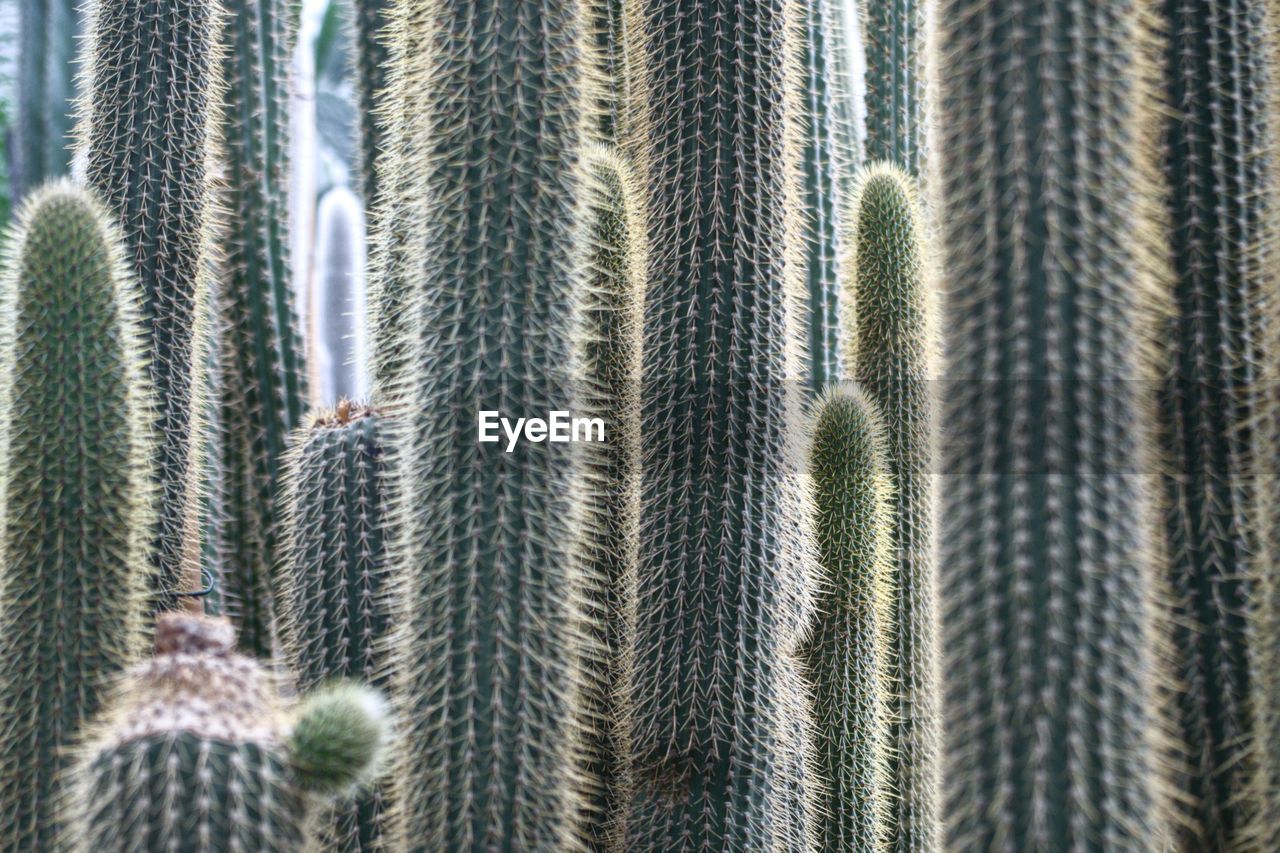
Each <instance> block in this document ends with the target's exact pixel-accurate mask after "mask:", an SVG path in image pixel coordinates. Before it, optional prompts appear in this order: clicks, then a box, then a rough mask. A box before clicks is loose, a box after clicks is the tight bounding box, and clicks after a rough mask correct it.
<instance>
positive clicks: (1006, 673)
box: [859, 0, 1169, 850]
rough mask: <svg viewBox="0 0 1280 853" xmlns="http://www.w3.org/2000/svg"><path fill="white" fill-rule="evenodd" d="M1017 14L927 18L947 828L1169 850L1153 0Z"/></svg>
mask: <svg viewBox="0 0 1280 853" xmlns="http://www.w3.org/2000/svg"><path fill="white" fill-rule="evenodd" d="M1009 12H1010V10H1009V8H1008V7H1007V6H1004V5H1001V4H998V3H989V2H987V0H945V2H943V3H942V5H941V7H940V8H939V10H938V18H937V20H938V21H939V23H940V25H941V27H942V32H941V33H940V38H939V43H940V44H944V45H946V46H947V51H946V53H945V58H944V60H943V61H942V64H941V68H940V73H939V75H938V76H939V79H940V80H941V82H942V91H941V94H940V98H939V103H940V105H941V106H942V108H943V109H942V111H941V114H940V115H939V123H938V127H939V128H940V129H941V130H942V131H943V133H942V135H941V137H940V139H939V145H938V147H937V151H938V152H939V154H940V155H941V157H942V162H941V169H940V170H939V175H940V190H941V197H942V200H943V202H944V205H945V206H944V207H943V208H942V210H943V211H944V213H943V215H941V216H940V222H939V224H940V226H941V231H942V233H943V235H944V244H945V246H946V255H945V258H944V261H945V269H947V271H948V276H949V278H950V282H949V285H950V287H949V296H950V299H951V304H950V305H949V308H948V321H947V328H946V335H947V347H948V349H947V355H948V366H947V374H946V375H947V378H948V380H949V381H948V386H947V388H946V392H945V394H943V395H942V396H943V398H944V404H943V409H942V417H941V422H942V423H943V424H945V425H946V427H945V432H944V433H943V437H944V442H943V445H942V460H943V465H942V467H941V469H940V470H941V471H942V473H943V474H944V475H945V478H946V479H945V482H946V487H945V489H944V490H943V493H944V495H945V504H944V507H943V519H944V522H945V533H944V534H943V535H942V536H941V537H940V541H941V542H942V543H944V545H943V547H944V550H943V553H942V555H941V559H940V560H939V566H940V567H941V568H940V572H941V580H942V583H941V592H942V594H941V601H942V602H944V603H945V607H946V611H945V613H944V614H943V619H942V623H943V627H944V634H943V644H942V647H943V648H944V649H946V650H947V654H948V660H947V662H946V664H945V665H944V666H943V667H942V671H943V672H944V673H945V674H946V678H947V685H946V693H945V705H946V709H945V719H946V721H947V725H946V729H945V735H946V737H947V747H946V767H945V770H944V778H945V779H946V780H947V781H948V783H949V786H950V787H949V790H948V791H947V804H946V808H947V819H948V834H949V838H948V845H947V846H948V847H949V848H951V849H959V850H985V849H990V848H991V847H993V846H994V847H998V848H1001V849H1011V850H1092V849H1105V850H1158V849H1165V845H1166V844H1167V843H1168V840H1169V839H1168V837H1167V835H1168V831H1169V827H1168V819H1169V813H1168V807H1169V804H1168V803H1167V802H1166V799H1165V793H1164V792H1165V791H1166V789H1167V785H1168V782H1169V780H1168V778H1167V775H1166V774H1167V768H1166V764H1167V762H1166V760H1165V758H1164V756H1165V755H1166V752H1165V748H1166V746H1167V745H1166V744H1165V743H1164V742H1163V738H1164V736H1165V733H1166V731H1167V726H1168V724H1167V721H1166V720H1164V719H1163V715H1162V710H1163V707H1164V703H1163V700H1162V697H1161V693H1162V690H1163V687H1164V685H1165V683H1166V679H1167V674H1166V672H1165V666H1166V661H1165V658H1164V654H1165V649H1164V648H1162V644H1163V641H1164V636H1163V634H1162V630H1163V628H1164V626H1163V625H1162V624H1161V620H1160V616H1159V608H1158V604H1159V602H1158V598H1159V594H1160V572H1159V561H1158V559H1157V553H1158V549H1157V546H1156V544H1155V536H1154V533H1155V528H1156V526H1157V519H1156V516H1155V508H1154V505H1153V503H1152V501H1151V485H1152V484H1151V483H1150V482H1149V479H1150V477H1149V474H1148V472H1149V470H1150V464H1151V460H1150V459H1149V458H1148V457H1149V456H1150V455H1151V444H1152V438H1153V436H1152V435H1151V429H1150V425H1151V417H1152V403H1153V401H1152V400H1151V399H1150V397H1151V396H1152V395H1151V394H1150V391H1151V389H1152V387H1153V384H1154V383H1152V382H1150V381H1149V380H1150V379H1151V378H1152V376H1151V371H1150V368H1149V362H1148V355H1147V353H1146V352H1145V350H1146V348H1147V346H1148V343H1147V341H1148V340H1149V338H1150V336H1151V330H1150V328H1149V327H1148V325H1147V324H1146V323H1145V322H1144V314H1145V309H1144V307H1143V306H1144V305H1145V304H1146V303H1147V301H1148V300H1150V299H1152V298H1155V294H1157V293H1158V292H1159V290H1160V287H1159V273H1158V270H1157V268H1156V267H1157V265H1156V264H1155V263H1154V261H1155V258H1154V257H1153V256H1152V252H1151V247H1153V244H1154V243H1155V240H1156V234H1155V233H1153V232H1154V231H1155V229H1154V227H1153V226H1154V223H1155V220H1154V219H1153V210H1152V201H1153V199H1151V198H1149V197H1148V194H1150V193H1151V192H1152V187H1153V186H1154V185H1155V184H1156V183H1157V181H1155V180H1152V178H1151V176H1150V175H1149V174H1148V171H1149V170H1150V169H1151V168H1152V166H1151V164H1150V163H1147V162H1146V161H1147V159H1148V154H1147V152H1146V151H1145V146H1144V145H1143V144H1142V135H1143V134H1142V131H1141V128H1142V123H1143V121H1145V120H1147V118H1146V116H1147V113H1146V109H1147V105H1148V104H1149V101H1150V98H1151V95H1150V91H1149V87H1148V80H1149V64H1148V58H1147V55H1146V50H1145V49H1144V45H1145V44H1146V42H1147V40H1148V38H1149V34H1148V33H1147V31H1146V24H1145V21H1144V19H1143V15H1144V14H1145V12H1144V8H1143V7H1142V5H1141V4H1139V3H1137V2H1130V0H1121V2H1114V0H1105V2H1104V0H1083V2H1079V3H1074V4H1070V5H1064V4H1061V3H1058V2H1056V0H1035V2H1031V3H1027V4H1023V5H1021V6H1020V7H1018V9H1017V13H1016V14H1013V15H1011V14H1009ZM996 93H999V97H994V96H993V95H994V94H996ZM861 331H862V330H861V329H859V334H861ZM886 409H887V407H886Z"/></svg>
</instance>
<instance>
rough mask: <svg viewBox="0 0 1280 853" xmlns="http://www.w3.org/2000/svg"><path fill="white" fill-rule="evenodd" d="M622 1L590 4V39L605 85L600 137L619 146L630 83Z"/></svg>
mask: <svg viewBox="0 0 1280 853" xmlns="http://www.w3.org/2000/svg"><path fill="white" fill-rule="evenodd" d="M624 5H625V4H624V2H623V0H589V2H588V3H587V7H588V9H589V11H590V16H591V17H590V20H591V35H592V37H593V39H594V41H595V51H596V62H597V63H598V71H599V74H600V79H601V82H602V84H603V85H601V86H600V88H599V92H600V95H601V98H600V104H599V111H598V115H597V119H598V124H599V137H600V138H601V139H602V140H604V141H605V142H610V143H616V142H617V140H618V138H619V136H621V135H622V133H623V131H622V126H623V125H624V124H625V122H626V116H625V115H624V110H625V109H626V108H627V103H628V98H627V91H628V88H627V87H628V83H627V69H626V63H625V51H624V48H625V45H626V22H627V15H626V11H625V9H624Z"/></svg>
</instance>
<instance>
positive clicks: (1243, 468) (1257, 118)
mask: <svg viewBox="0 0 1280 853" xmlns="http://www.w3.org/2000/svg"><path fill="white" fill-rule="evenodd" d="M1161 10H1162V12H1163V14H1164V17H1165V22H1164V23H1165V25H1166V29H1167V30H1168V33H1169V36H1168V38H1167V42H1166V44H1165V45H1164V57H1163V60H1164V61H1163V68H1162V71H1163V75H1162V79H1163V89H1164V91H1163V96H1164V98H1165V100H1166V103H1167V106H1168V107H1169V109H1168V110H1167V111H1166V112H1165V116H1166V118H1165V119H1164V121H1163V124H1162V125H1161V126H1160V127H1159V128H1158V131H1159V133H1160V134H1161V138H1160V140H1159V144H1160V146H1161V150H1163V151H1164V152H1165V156H1164V162H1163V168H1164V171H1165V174H1166V175H1167V179H1168V185H1169V190H1170V193H1169V197H1168V202H1167V208H1168V219H1169V226H1170V227H1169V231H1168V234H1169V239H1170V241H1171V247H1172V259H1173V273H1174V278H1173V281H1172V283H1171V290H1170V302H1171V303H1172V306H1173V309H1174V312H1175V313H1174V316H1173V319H1172V320H1171V322H1170V323H1169V324H1168V325H1167V326H1166V327H1164V328H1163V329H1162V332H1161V334H1160V335H1159V340H1160V341H1161V342H1163V343H1164V345H1165V346H1164V352H1163V358H1164V360H1165V361H1164V371H1165V377H1166V382H1165V383H1164V385H1163V386H1162V395H1161V403H1160V405H1161V409H1160V412H1161V423H1162V424H1163V425H1164V426H1165V434H1164V436H1162V438H1163V439H1164V441H1162V447H1163V448H1165V468H1166V469H1167V470H1168V474H1167V475H1166V477H1165V478H1164V530H1165V534H1166V541H1167V542H1168V559H1169V566H1168V574H1169V577H1170V579H1171V584H1172V587H1173V592H1174V593H1175V595H1176V600H1177V602H1178V606H1177V609H1176V611H1175V615H1174V621H1175V622H1176V624H1177V626H1178V627H1177V629H1176V633H1175V636H1174V643H1175V645H1176V651H1177V654H1178V658H1179V666H1180V668H1181V669H1180V672H1179V681H1180V683H1181V684H1182V685H1183V690H1182V691H1181V693H1180V695H1179V697H1178V700H1177V713H1178V718H1179V724H1180V726H1181V735H1182V740H1183V742H1184V743H1186V744H1187V745H1188V746H1189V747H1190V748H1191V752H1190V754H1189V755H1188V756H1187V757H1186V763H1187V765H1188V768H1187V770H1188V773H1187V774H1186V775H1185V777H1184V778H1183V780H1182V782H1183V784H1184V785H1185V790H1184V794H1185V797H1186V801H1187V802H1190V803H1194V804H1195V805H1194V806H1193V807H1192V810H1191V815H1192V817H1193V822H1192V824H1191V826H1190V827H1189V830H1188V833H1187V835H1186V837H1185V838H1184V840H1183V841H1184V844H1185V845H1186V847H1187V849H1213V850H1218V849H1246V848H1248V849H1253V848H1252V847H1250V846H1249V845H1251V844H1260V845H1261V847H1262V848H1267V849H1271V848H1274V847H1275V843H1273V842H1271V841H1269V840H1268V836H1267V833H1272V832H1276V831H1278V830H1277V829H1276V827H1277V824H1276V818H1277V817H1280V814H1277V813H1276V812H1274V811H1273V812H1271V813H1270V814H1268V812H1267V807H1266V806H1267V804H1266V795H1265V794H1263V793H1262V792H1261V791H1259V789H1258V787H1257V786H1261V787H1262V789H1263V790H1265V789H1266V788H1267V787H1268V786H1270V785H1271V783H1270V781H1269V780H1267V779H1266V778H1265V776H1266V774H1268V773H1270V772H1271V771H1270V770H1269V769H1268V768H1267V765H1268V763H1269V762H1268V756H1267V750H1268V746H1267V744H1266V740H1267V735H1266V733H1265V731H1263V730H1262V729H1261V727H1262V725H1263V724H1264V720H1265V719H1266V718H1267V717H1268V716H1269V715H1275V714H1276V713H1277V712H1280V699H1277V694H1276V688H1275V679H1276V669H1275V663H1274V659H1273V657H1272V655H1274V653H1275V648H1274V647H1275V644H1276V640H1275V639H1274V635H1271V634H1269V633H1268V632H1269V631H1271V630H1274V626H1273V625H1268V620H1271V619H1274V618H1275V617H1274V616H1273V615H1271V614H1269V613H1267V610H1266V605H1267V602H1266V597H1265V592H1264V590H1265V589H1266V586H1267V581H1266V575H1268V574H1274V573H1275V565H1274V561H1275V553H1274V549H1273V548H1268V547H1267V544H1266V543H1267V541H1268V540H1269V539H1270V536H1269V534H1268V533H1267V531H1266V529H1265V528H1266V524H1267V520H1266V518H1265V512H1266V508H1265V507H1264V505H1263V504H1261V503H1260V502H1259V499H1260V497H1264V494H1263V493H1262V492H1261V491H1260V487H1261V488H1266V487H1267V486H1268V485H1269V484H1270V483H1272V482H1274V481H1275V479H1276V475H1277V472H1276V470H1275V467H1274V466H1275V460H1276V458H1277V455H1280V446H1277V442H1276V436H1275V434H1274V432H1273V430H1274V425H1275V424H1277V423H1280V409H1278V408H1277V402H1278V401H1280V398H1278V397H1277V395H1276V393H1275V391H1274V390H1273V389H1272V387H1271V386H1270V385H1269V383H1264V382H1263V381H1262V380H1263V379H1264V377H1265V378H1270V379H1274V375H1271V376H1268V375H1267V371H1268V370H1270V371H1272V373H1273V372H1274V370H1275V366H1274V364H1267V359H1268V358H1270V359H1274V358H1275V355H1274V353H1271V354H1268V353H1267V351H1266V350H1265V347H1266V345H1267V335H1268V330H1267V324H1268V323H1275V322H1277V319H1280V315H1277V314H1276V312H1275V305H1276V304H1277V303H1276V301H1277V299H1280V290H1277V279H1276V273H1275V271H1274V270H1273V269H1271V268H1270V267H1271V265H1272V264H1273V263H1274V257H1273V255H1272V254H1271V252H1272V251H1273V249H1272V248H1271V247H1272V246H1273V245H1274V243H1275V240H1276V230H1275V226H1274V225H1272V224H1271V222H1272V220H1273V219H1274V217H1275V214H1276V210H1275V208H1274V204H1275V202H1274V198H1275V196H1274V192H1273V186H1272V182H1273V181H1274V180H1275V176H1274V174H1273V173H1274V170H1275V168H1276V160H1275V154H1274V149H1273V147H1272V146H1273V145H1274V142H1273V139H1274V133H1275V128H1274V127H1272V126H1271V125H1272V123H1273V122H1274V121H1275V117H1274V116H1273V115H1272V110H1273V105H1274V96H1273V94H1272V92H1273V90H1274V87H1275V86H1277V85H1280V77H1277V75H1276V71H1275V68H1276V64H1275V56H1274V51H1275V49H1276V48H1275V45H1274V43H1273V39H1274V33H1275V22H1274V20H1272V18H1271V17H1270V16H1271V12H1270V7H1269V4H1268V3H1265V2H1259V1H1258V0H1206V2H1203V3H1194V4H1189V3H1181V2H1173V0H1168V2H1165V3H1163V4H1161ZM1273 334H1274V333H1273ZM1255 560H1260V561H1261V564H1260V565H1258V566H1255V565H1254V564H1253V561H1255ZM1272 760H1274V759H1272ZM1272 796H1273V798H1274V795H1272ZM1272 807H1273V808H1274V805H1273V806H1272Z"/></svg>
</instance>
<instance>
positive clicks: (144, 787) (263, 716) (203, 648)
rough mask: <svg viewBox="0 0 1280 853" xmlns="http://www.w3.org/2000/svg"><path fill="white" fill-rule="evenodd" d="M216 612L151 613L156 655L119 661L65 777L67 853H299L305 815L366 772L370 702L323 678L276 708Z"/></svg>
mask: <svg viewBox="0 0 1280 853" xmlns="http://www.w3.org/2000/svg"><path fill="white" fill-rule="evenodd" d="M233 636H234V632H233V629H232V627H231V625H230V623H228V622H226V621H225V620H221V619H209V618H206V617H193V616H187V615H180V614H165V615H163V616H162V617H161V619H160V621H159V623H158V624H157V626H156V656H155V658H154V659H151V660H148V661H147V662H145V663H142V664H139V665H138V666H136V667H134V668H133V669H131V670H130V671H129V672H128V673H127V675H126V676H125V677H124V678H123V679H121V680H120V683H119V684H117V685H116V688H115V695H114V696H113V698H112V699H111V701H110V703H109V704H108V705H107V706H106V709H105V711H104V713H103V715H102V718H101V719H99V720H98V721H96V722H95V724H94V725H93V727H92V728H91V729H90V730H89V732H88V733H87V735H86V737H85V740H84V743H83V744H82V746H81V747H80V749H79V755H78V756H77V761H76V764H75V767H74V770H73V774H72V776H71V780H72V782H73V784H74V789H73V794H74V795H73V796H72V797H71V798H70V799H69V801H68V807H67V814H68V821H69V823H68V833H67V836H66V841H67V842H68V844H67V847H68V848H69V849H70V850H72V851H74V852H75V853H93V851H121V853H123V851H126V850H182V851H191V853H215V851H224V850H257V851H262V853H277V851H278V853H286V851H296V850H303V849H310V847H309V846H308V845H310V844H312V843H313V839H312V838H311V832H310V812H311V811H312V809H313V807H314V806H315V805H317V804H320V803H323V802H324V801H325V800H326V799H332V798H333V797H336V796H340V795H342V794H343V793H345V792H347V791H349V790H351V789H352V787H353V786H356V785H358V784H359V783H360V781H361V780H362V779H365V778H368V776H369V775H370V774H371V773H373V772H375V770H376V764H377V761H378V758H379V756H380V755H381V752H382V750H383V747H384V743H385V741H386V737H387V720H386V715H385V712H384V710H383V700H382V699H381V697H379V696H378V695H377V694H376V693H373V692H372V691H368V690H366V689H363V688H356V687H354V686H334V687H331V688H328V689H326V690H324V691H321V692H319V693H317V694H315V695H313V696H310V697H307V698H306V699H304V700H303V702H302V703H301V705H300V706H299V707H298V708H297V709H294V708H290V707H288V705H287V704H286V703H285V702H284V701H283V700H282V699H281V697H280V696H279V694H278V693H277V691H276V689H275V685H274V684H273V683H272V680H271V678H270V676H269V675H268V674H267V673H266V672H265V671H264V670H263V669H262V668H261V667H260V666H259V665H258V664H257V663H256V662H254V661H253V660H252V659H250V658H247V657H243V656H241V655H237V654H233V653H232V651H231V643H232V640H233Z"/></svg>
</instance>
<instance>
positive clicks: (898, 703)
mask: <svg viewBox="0 0 1280 853" xmlns="http://www.w3.org/2000/svg"><path fill="white" fill-rule="evenodd" d="M852 226H853V229H852V236H853V241H852V242H853V243H854V251H853V253H852V255H851V257H850V259H849V266H848V269H847V271H846V273H847V276H848V280H849V282H850V283H851V286H852V287H853V294H852V297H853V298H852V303H853V305H852V308H851V311H852V312H853V313H854V314H855V319H853V320H852V321H851V322H850V323H849V325H850V326H852V327H854V328H856V329H857V335H856V336H854V338H853V340H852V341H851V342H850V347H849V353H848V356H847V359H846V361H847V362H848V364H849V365H850V369H851V370H852V372H853V376H854V378H855V379H857V381H858V382H859V383H860V385H861V386H862V388H863V389H864V390H865V391H866V392H867V393H868V394H869V395H870V396H871V397H872V399H874V400H875V401H876V402H877V403H878V405H879V406H880V409H881V410H882V411H884V412H886V413H887V414H888V417H887V418H886V421H885V424H886V427H887V432H886V435H887V437H888V441H889V458H890V460H892V464H891V470H892V474H893V481H894V484H895V487H896V496H895V503H894V513H893V516H892V517H893V523H894V539H893V541H894V544H895V547H896V548H897V552H896V553H897V557H896V559H895V561H894V562H895V566H894V570H893V586H894V589H895V593H896V594H895V596H894V599H893V601H894V606H893V610H892V616H891V618H890V622H891V624H892V625H893V643H892V645H893V650H894V662H895V663H894V665H893V667H892V670H891V676H890V677H891V678H892V679H893V681H894V683H895V684H896V685H897V688H896V691H895V693H896V696H895V698H894V702H893V707H892V712H891V716H892V718H893V720H894V725H893V728H894V731H893V743H892V752H893V755H894V789H895V791H896V792H897V793H896V796H895V798H894V812H895V814H894V819H893V830H892V833H893V836H894V838H895V841H896V844H897V846H898V849H902V850H936V849H938V847H939V845H940V840H939V839H940V835H939V833H940V821H941V814H940V801H939V797H940V784H941V783H940V779H939V772H940V765H941V757H940V753H941V743H940V738H941V734H940V720H939V711H940V708H939V699H940V695H939V694H940V681H939V674H938V652H937V636H936V634H937V622H938V613H937V610H938V601H937V598H938V597H937V560H936V554H935V550H936V547H935V542H934V538H935V537H934V530H933V515H934V502H935V497H934V485H933V481H934V478H933V472H934V470H935V464H934V453H935V447H934V444H935V439H934V413H933V401H932V397H931V392H930V389H929V387H928V385H927V379H928V378H929V376H930V375H931V374H932V361H933V353H934V342H933V336H934V334H935V332H934V328H933V326H934V319H933V306H932V282H931V281H930V280H929V277H928V275H927V271H928V267H927V264H926V256H925V251H924V245H923V237H924V233H923V227H922V225H921V221H920V210H919V205H918V204H917V202H916V197H915V189H914V182H913V181H912V179H911V178H910V177H908V176H907V175H906V173H904V172H902V171H901V170H899V169H898V168H897V167H894V166H888V165H876V166H872V167H870V168H868V169H867V170H865V171H864V172H863V173H862V174H861V175H860V177H859V181H858V185H857V191H856V193H855V196H854V203H853V207H852Z"/></svg>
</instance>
